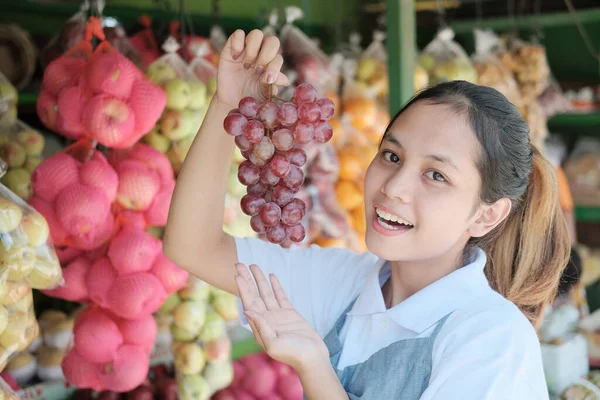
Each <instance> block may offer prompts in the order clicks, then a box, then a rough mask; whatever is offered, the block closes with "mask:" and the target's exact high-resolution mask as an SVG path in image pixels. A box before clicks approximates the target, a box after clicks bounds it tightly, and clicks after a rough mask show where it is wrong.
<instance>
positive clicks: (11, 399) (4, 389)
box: [0, 378, 19, 400]
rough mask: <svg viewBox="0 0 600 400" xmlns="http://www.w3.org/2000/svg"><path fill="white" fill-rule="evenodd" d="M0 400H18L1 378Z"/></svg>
mask: <svg viewBox="0 0 600 400" xmlns="http://www.w3.org/2000/svg"><path fill="white" fill-rule="evenodd" d="M0 400H19V396H17V394H16V393H15V391H14V390H12V389H11V387H10V386H9V385H8V384H7V383H6V382H5V381H4V379H2V378H0Z"/></svg>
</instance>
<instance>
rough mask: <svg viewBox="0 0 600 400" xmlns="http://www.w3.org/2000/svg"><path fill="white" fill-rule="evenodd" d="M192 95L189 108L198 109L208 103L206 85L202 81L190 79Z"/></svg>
mask: <svg viewBox="0 0 600 400" xmlns="http://www.w3.org/2000/svg"><path fill="white" fill-rule="evenodd" d="M189 85H190V89H191V90H192V94H191V96H190V103H189V108H191V109H193V110H198V109H200V108H203V107H204V106H205V105H206V85H205V84H204V83H202V82H200V81H190V82H189Z"/></svg>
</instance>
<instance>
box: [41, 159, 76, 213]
mask: <svg viewBox="0 0 600 400" xmlns="http://www.w3.org/2000/svg"><path fill="white" fill-rule="evenodd" d="M79 165H80V164H79V162H78V161H77V160H75V159H74V158H73V157H71V156H70V155H68V154H66V153H57V154H55V155H53V156H51V157H49V158H47V159H45V160H44V161H42V162H41V163H40V165H38V166H37V168H36V169H35V170H34V171H33V174H32V175H31V186H32V188H33V194H34V196H36V197H39V198H40V199H42V200H44V201H47V202H53V201H54V199H55V197H56V195H57V194H58V193H59V192H60V191H62V190H63V189H64V188H66V187H67V186H70V185H72V184H74V183H77V182H79Z"/></svg>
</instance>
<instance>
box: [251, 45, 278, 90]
mask: <svg viewBox="0 0 600 400" xmlns="http://www.w3.org/2000/svg"><path fill="white" fill-rule="evenodd" d="M278 51H279V39H277V37H275V36H269V37H267V38H265V39H263V42H262V46H261V47H260V52H259V53H258V57H256V61H255V62H254V63H255V64H256V72H258V73H259V74H261V73H262V72H263V71H264V70H265V69H266V67H267V65H269V64H270V63H271V62H272V61H274V59H275V58H276V56H277V52H278ZM279 68H281V66H280V67H279ZM269 83H272V82H269Z"/></svg>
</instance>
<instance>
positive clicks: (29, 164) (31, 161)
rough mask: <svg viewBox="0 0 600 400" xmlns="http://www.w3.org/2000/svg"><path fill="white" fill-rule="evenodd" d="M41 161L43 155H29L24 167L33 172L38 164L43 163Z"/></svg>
mask: <svg viewBox="0 0 600 400" xmlns="http://www.w3.org/2000/svg"><path fill="white" fill-rule="evenodd" d="M41 162H42V157H41V156H27V158H26V159H25V164H23V168H25V169H26V170H27V171H29V173H30V174H31V173H33V171H34V170H35V169H36V168H37V166H38V165H40V164H41Z"/></svg>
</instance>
